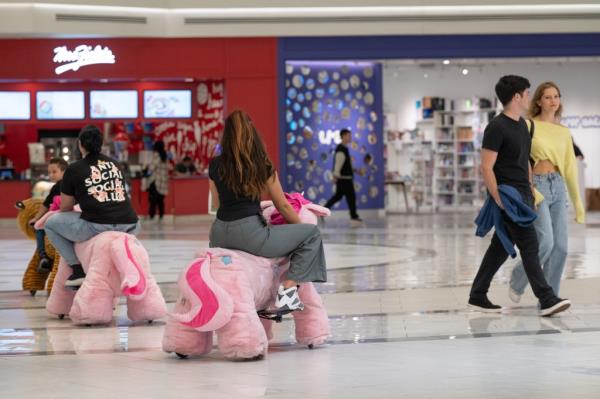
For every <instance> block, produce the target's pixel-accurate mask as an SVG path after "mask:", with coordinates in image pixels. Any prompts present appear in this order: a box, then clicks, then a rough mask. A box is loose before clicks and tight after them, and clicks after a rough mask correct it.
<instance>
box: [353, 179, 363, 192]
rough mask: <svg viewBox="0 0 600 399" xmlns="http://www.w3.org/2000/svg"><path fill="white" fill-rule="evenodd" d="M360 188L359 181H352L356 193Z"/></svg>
mask: <svg viewBox="0 0 600 399" xmlns="http://www.w3.org/2000/svg"><path fill="white" fill-rule="evenodd" d="M361 189H362V184H360V183H359V182H357V181H355V182H354V191H356V192H357V193H358V192H360V190H361Z"/></svg>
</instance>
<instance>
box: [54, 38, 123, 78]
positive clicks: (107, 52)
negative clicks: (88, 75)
mask: <svg viewBox="0 0 600 399" xmlns="http://www.w3.org/2000/svg"><path fill="white" fill-rule="evenodd" d="M54 62H55V63H57V64H63V65H60V66H58V67H56V69H55V72H56V74H57V75H60V74H61V73H64V72H67V71H77V70H78V69H79V68H81V67H82V66H86V65H94V64H114V63H115V55H114V54H113V52H112V50H111V49H109V48H108V47H102V46H101V45H97V46H96V47H92V46H88V45H86V44H82V45H79V46H77V47H75V50H72V51H71V50H69V49H68V48H67V46H61V47H57V48H55V49H54Z"/></svg>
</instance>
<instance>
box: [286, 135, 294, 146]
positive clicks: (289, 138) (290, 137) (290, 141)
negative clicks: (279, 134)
mask: <svg viewBox="0 0 600 399" xmlns="http://www.w3.org/2000/svg"><path fill="white" fill-rule="evenodd" d="M286 142H287V143H288V144H289V145H292V144H294V143H295V142H296V136H294V133H288V134H287V135H286Z"/></svg>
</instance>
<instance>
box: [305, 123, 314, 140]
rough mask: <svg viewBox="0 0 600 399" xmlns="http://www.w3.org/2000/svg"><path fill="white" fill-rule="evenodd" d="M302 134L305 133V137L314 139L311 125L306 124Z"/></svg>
mask: <svg viewBox="0 0 600 399" xmlns="http://www.w3.org/2000/svg"><path fill="white" fill-rule="evenodd" d="M302 134H303V135H304V138H305V139H307V140H310V139H312V137H313V134H314V133H313V131H312V129H311V128H310V126H304V129H303V130H302Z"/></svg>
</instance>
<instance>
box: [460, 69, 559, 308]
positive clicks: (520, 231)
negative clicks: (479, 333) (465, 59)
mask: <svg viewBox="0 0 600 399" xmlns="http://www.w3.org/2000/svg"><path fill="white" fill-rule="evenodd" d="M529 87H530V84H529V81H528V80H527V79H525V78H523V77H520V76H513V75H509V76H503V77H502V78H501V79H500V80H499V81H498V83H497V84H496V95H497V96H498V99H499V100H500V102H501V103H502V105H503V106H504V109H503V112H502V113H501V114H500V115H498V116H496V117H495V118H494V119H492V121H490V123H489V124H488V126H487V127H486V129H485V133H484V136H483V143H482V149H481V170H482V173H483V179H484V182H485V185H486V187H487V189H488V193H489V195H490V196H491V197H492V198H493V200H494V201H495V202H496V204H497V205H498V207H500V209H501V212H502V220H503V222H504V226H505V228H506V231H507V233H508V235H509V237H510V239H511V241H512V242H513V243H515V244H517V247H518V248H519V252H520V255H521V259H522V260H523V266H524V267H525V272H526V274H527V278H528V279H529V282H530V283H531V288H532V289H533V292H534V294H535V296H536V297H537V298H538V299H539V301H540V308H541V315H542V316H551V315H552V314H555V313H558V312H562V311H564V310H566V309H567V308H568V307H569V306H570V302H569V301H568V300H566V299H565V300H563V299H560V298H558V297H557V296H556V295H555V293H554V291H553V290H552V288H551V287H550V286H549V285H548V283H547V282H546V279H545V278H544V274H543V273H542V268H541V266H540V261H539V258H538V249H539V248H538V246H539V244H538V239H537V233H536V231H535V228H534V227H533V225H529V226H526V227H523V226H520V225H518V224H516V223H515V222H513V221H512V220H511V219H510V217H509V216H508V215H507V214H506V212H504V207H503V205H502V200H501V198H500V194H499V192H498V186H499V185H501V184H505V185H509V186H512V187H514V188H516V189H517V190H518V191H519V192H520V193H521V196H522V200H523V202H525V203H526V204H528V205H529V206H530V207H532V208H535V205H534V194H533V192H534V188H533V185H532V183H531V176H532V173H531V165H530V164H529V153H530V150H531V136H530V134H529V130H528V128H527V124H526V123H525V120H524V119H523V118H522V117H521V115H522V114H523V113H524V112H525V111H526V110H527V108H528V106H529ZM507 258H508V253H507V252H506V250H505V249H504V247H503V245H502V243H501V241H500V238H499V237H498V234H497V233H494V236H493V237H492V242H491V244H490V246H489V248H488V250H487V251H486V253H485V256H484V257H483V261H482V262H481V266H480V267H479V271H478V272H477V276H476V277H475V280H474V281H473V286H472V287H471V293H470V297H469V307H470V308H472V309H475V310H480V311H484V312H500V311H501V309H502V308H501V307H500V306H498V305H494V304H493V303H491V302H490V301H489V299H488V297H487V292H488V289H489V287H490V284H491V282H492V279H493V277H494V275H495V274H496V272H497V271H498V269H500V266H502V264H503V263H504V262H505V261H506V259H507Z"/></svg>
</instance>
